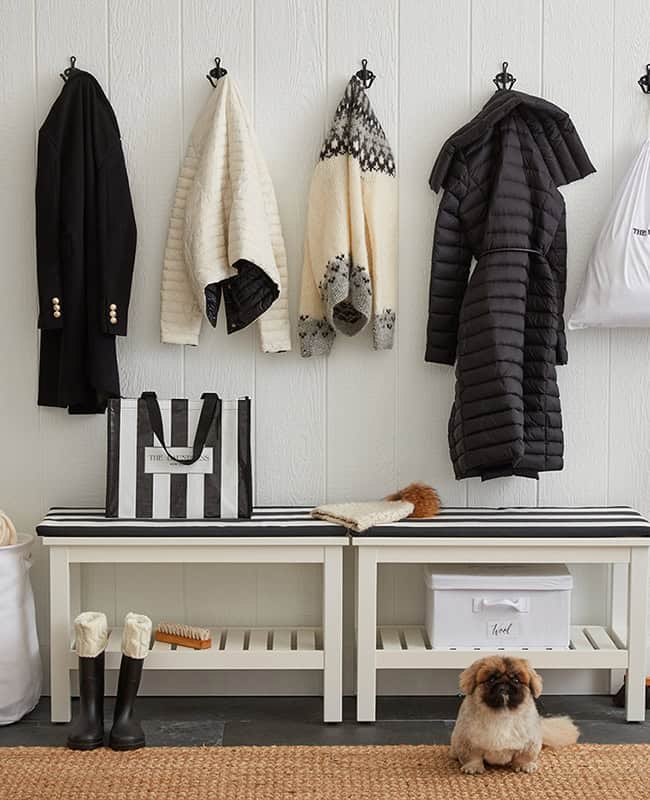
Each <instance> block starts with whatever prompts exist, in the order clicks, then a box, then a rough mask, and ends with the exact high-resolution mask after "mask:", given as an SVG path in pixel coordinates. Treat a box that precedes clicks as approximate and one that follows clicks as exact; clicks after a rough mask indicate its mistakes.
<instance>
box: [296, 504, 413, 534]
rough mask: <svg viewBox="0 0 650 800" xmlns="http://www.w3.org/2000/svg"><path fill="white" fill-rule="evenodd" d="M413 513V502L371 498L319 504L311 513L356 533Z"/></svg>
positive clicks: (316, 517) (317, 517)
mask: <svg viewBox="0 0 650 800" xmlns="http://www.w3.org/2000/svg"><path fill="white" fill-rule="evenodd" d="M412 513H413V503H408V502H405V501H397V502H395V501H393V502H389V501H388V500H371V501H369V502H362V503H331V504H329V505H324V506H318V508H315V509H314V510H313V511H312V512H311V515H312V517H313V518H314V519H322V520H325V521H327V522H333V523H334V524H336V525H343V526H344V527H345V528H348V529H349V530H352V531H355V532H356V533H362V532H363V531H366V530H368V528H372V526H373V525H388V524H389V523H390V522H397V521H398V520H400V519H404V518H405V517H408V516H409V514H412Z"/></svg>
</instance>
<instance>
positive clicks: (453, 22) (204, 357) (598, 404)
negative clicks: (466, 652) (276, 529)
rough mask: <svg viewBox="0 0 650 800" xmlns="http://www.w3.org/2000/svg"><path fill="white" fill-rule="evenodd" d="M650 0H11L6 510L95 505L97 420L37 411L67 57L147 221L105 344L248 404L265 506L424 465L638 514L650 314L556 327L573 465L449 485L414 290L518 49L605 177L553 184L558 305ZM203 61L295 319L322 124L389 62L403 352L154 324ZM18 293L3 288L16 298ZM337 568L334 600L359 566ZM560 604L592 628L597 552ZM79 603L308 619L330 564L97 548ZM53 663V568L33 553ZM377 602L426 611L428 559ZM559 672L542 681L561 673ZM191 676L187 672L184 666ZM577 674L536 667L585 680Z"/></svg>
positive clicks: (6, 39)
mask: <svg viewBox="0 0 650 800" xmlns="http://www.w3.org/2000/svg"><path fill="white" fill-rule="evenodd" d="M646 11H647V10H646V8H645V6H644V4H643V3H642V2H641V1H640V0H617V2H614V0H595V1H594V2H591V3H587V2H586V0H577V2H575V3H572V4H567V3H562V2H560V0H522V2H520V3H516V4H514V5H511V6H509V7H508V9H507V10H506V9H504V8H503V6H502V4H499V3H496V2H495V0H462V2H458V3H453V4H452V3H446V2H443V0H433V1H432V2H431V1H430V2H426V0H377V1H376V2H374V3H370V4H366V5H361V6H360V5H358V4H357V5H355V4H350V3H348V2H345V0H243V2H239V0H217V2H208V0H164V2H155V0H138V2H129V0H84V1H83V2H82V0H25V2H18V1H17V0H5V2H4V3H3V26H2V28H1V29H0V70H1V74H2V81H0V100H1V103H2V106H1V107H2V110H3V113H2V115H1V116H0V143H1V144H2V147H1V148H0V171H1V174H2V177H3V181H2V188H1V189H0V192H1V194H0V197H1V198H2V201H1V205H0V209H1V210H2V214H1V215H0V225H1V226H2V231H3V233H4V234H5V235H4V241H5V242H7V243H8V248H9V252H8V253H7V254H6V258H5V262H4V268H3V271H2V273H0V297H2V298H3V300H2V303H1V305H2V313H1V314H0V335H2V337H3V341H4V342H5V343H7V342H10V343H11V344H10V345H9V346H7V345H5V347H4V348H3V355H2V362H1V366H2V367H3V369H2V375H3V378H4V381H5V382H6V383H3V386H6V389H5V391H4V393H3V403H4V405H3V407H2V411H3V413H2V415H0V437H1V438H2V441H3V442H4V443H5V447H7V448H9V449H8V452H11V453H12V454H13V455H12V458H11V461H8V460H6V459H5V461H4V462H3V464H4V465H3V467H2V471H1V472H0V486H1V487H2V493H1V494H0V506H1V507H3V508H5V509H6V510H7V511H8V512H9V513H10V514H12V515H13V516H14V517H15V518H16V520H17V521H18V523H19V524H20V526H21V527H23V528H24V529H25V530H29V529H30V528H32V527H33V525H34V523H35V522H36V521H37V519H38V517H39V516H40V515H41V514H42V513H43V511H44V510H45V509H46V507H47V506H48V505H54V504H59V505H65V504H70V505H72V504H87V505H99V504H101V503H102V502H103V494H104V463H105V462H104V459H105V433H104V431H105V419H104V418H103V417H101V418H100V417H70V416H68V415H66V414H65V413H64V412H62V411H60V410H55V409H38V408H37V407H36V405H35V402H36V385H37V358H36V354H37V342H38V339H37V333H36V313H37V312H36V281H35V269H34V241H33V225H34V212H33V184H34V170H35V143H36V131H37V128H38V126H39V125H40V124H41V122H42V120H43V119H44V117H45V115H46V113H47V111H48V109H49V107H50V105H51V103H52V102H53V100H54V98H55V97H56V95H57V94H58V92H59V91H60V89H61V80H60V78H59V72H60V71H61V70H62V69H63V68H64V67H65V66H67V59H68V58H69V56H70V55H72V54H74V55H76V56H77V58H78V65H79V66H80V67H81V68H83V69H88V70H89V71H91V72H93V74H95V75H96V77H97V78H98V80H99V81H100V82H101V84H102V85H103V87H104V88H105V90H106V93H107V95H108V96H109V98H110V99H111V102H112V103H113V105H114V107H115V111H116V114H117V117H118V120H119V123H120V127H121V131H122V137H123V143H124V149H125V153H126V158H127V164H128V169H129V175H130V180H131V188H132V192H133V199H134V204H135V209H136V216H137V221H138V234H139V238H138V253H137V263H136V273H135V279H134V288H133V295H132V305H131V313H130V318H129V335H128V337H127V339H125V340H120V341H119V353H120V363H121V372H122V379H123V390H124V393H125V394H128V395H137V394H139V393H140V392H141V391H142V390H143V389H145V388H147V389H155V390H156V391H158V392H159V394H160V395H161V396H167V397H168V396H183V395H185V396H198V395H199V394H200V393H201V392H203V391H205V390H207V389H213V390H217V391H219V392H220V393H221V394H222V395H223V396H238V395H245V394H247V395H251V396H252V397H253V398H254V401H255V450H256V465H257V470H256V472H257V475H256V492H257V501H258V502H259V503H269V504H285V503H287V504H288V503H317V502H320V501H322V500H325V499H328V500H332V501H334V500H343V499H355V498H358V499H363V498H371V497H380V496H382V495H383V494H385V493H386V492H388V491H390V490H392V489H393V488H395V487H396V486H399V485H404V484H405V483H408V482H409V481H411V480H417V479H419V480H425V481H428V482H430V483H432V484H434V485H435V486H437V487H438V489H439V490H440V494H441V496H442V498H443V500H444V501H445V502H446V503H447V504H456V505H464V504H469V505H504V504H530V505H534V504H539V505H553V504H563V503H566V504H576V505H581V504H596V503H601V502H611V503H631V504H634V505H637V506H639V507H640V508H641V509H642V510H643V511H645V512H650V501H649V500H648V494H647V486H648V484H647V478H646V476H647V472H648V467H649V465H650V457H649V455H648V454H649V453H650V411H649V410H648V404H647V398H648V388H649V387H650V365H649V363H648V357H647V353H648V347H649V340H648V334H647V332H645V331H621V330H618V331H611V332H610V331H594V330H589V331H577V332H572V333H570V334H569V351H570V352H569V359H570V360H569V365H568V366H566V367H560V368H559V369H558V374H559V381H560V390H561V394H562V402H563V411H564V427H565V437H566V466H565V469H564V470H563V471H562V472H560V473H557V474H547V475H543V476H542V478H541V479H540V481H539V483H535V482H532V481H525V480H520V479H509V480H500V481H492V482H488V483H485V484H481V483H480V482H479V481H475V480H472V481H466V482H463V483H458V482H457V481H455V480H454V478H453V473H452V469H451V464H450V462H449V457H448V451H447V441H446V427H447V419H448V415H449V409H450V405H451V400H452V395H453V370H451V369H450V368H447V367H441V366H436V365H431V364H425V363H424V361H423V353H424V340H425V325H426V297H427V293H428V282H429V264H430V254H431V243H432V235H433V225H434V218H435V212H436V208H437V198H436V197H435V196H433V194H432V192H431V191H430V189H429V187H428V176H429V172H430V169H431V166H432V164H433V160H434V158H435V156H436V154H437V152H438V150H439V148H440V146H441V144H442V142H443V141H444V139H445V138H446V137H447V136H448V135H449V133H451V132H452V131H453V130H455V129H456V128H457V127H458V126H459V125H460V124H462V123H463V122H465V121H466V120H467V119H468V118H469V116H470V115H472V114H474V113H476V112H477V111H478V110H479V108H480V107H481V106H482V105H483V103H484V102H485V101H486V100H487V99H488V97H489V96H490V94H491V92H492V91H493V86H492V83H491V80H492V77H493V76H494V74H495V73H496V72H497V70H498V69H499V68H500V65H501V62H502V61H504V60H506V61H509V62H510V71H511V72H513V73H514V74H515V75H516V77H517V79H518V80H517V85H516V88H518V89H521V90H522V91H528V92H531V93H539V92H541V93H542V94H543V96H545V97H548V98H549V99H551V100H553V101H555V102H557V103H558V104H559V105H560V106H562V107H564V108H566V109H567V110H568V111H569V112H570V113H571V116H572V118H573V120H574V121H575V124H576V126H577V128H578V131H579V132H580V134H581V136H582V137H583V139H584V141H585V144H586V145H587V149H588V151H589V153H590V155H591V157H592V160H593V161H594V163H595V165H596V167H597V169H598V172H597V174H596V175H594V176H591V177H589V178H588V179H586V180H584V181H581V182H578V183H576V184H574V185H572V186H569V187H566V188H565V189H563V193H564V195H565V197H566V202H567V214H568V231H569V242H568V245H569V266H568V270H569V277H568V293H567V315H568V314H569V313H570V310H571V307H572V304H573V302H574V301H575V298H576V295H577V292H578V288H579V285H580V282H581V279H582V274H583V271H584V266H585V263H586V259H587V257H588V254H589V251H590V249H591V246H592V243H593V240H594V237H595V235H596V234H597V231H598V229H599V226H600V224H601V222H602V218H603V215H604V213H605V212H606V209H607V207H608V204H609V202H610V200H611V195H612V190H613V188H615V186H616V185H617V183H618V182H619V181H620V179H621V178H622V176H623V174H624V173H625V171H626V170H627V167H628V164H629V162H630V159H631V158H632V157H633V155H634V154H635V153H636V152H637V150H638V147H639V145H640V143H641V141H642V140H643V139H644V138H645V136H646V122H647V117H648V114H650V100H649V99H648V98H646V97H644V96H643V95H642V93H641V92H640V90H639V89H638V87H637V86H636V80H637V78H638V76H639V75H640V74H641V72H642V70H643V68H644V65H645V64H646V63H647V61H649V60H650V49H649V47H648V41H650V21H649V20H648V16H647V13H646ZM214 56H221V58H222V59H223V63H224V66H225V67H226V68H227V69H228V70H229V72H230V74H231V75H232V76H233V77H234V78H235V80H236V81H237V83H238V85H239V87H240V90H241V92H242V95H243V97H244V99H245V102H246V103H247V105H248V108H249V110H250V113H251V116H252V117H253V119H254V122H255V126H256V130H257V133H258V136H259V139H260V142H261V146H262V149H263V151H264V153H265V156H266V158H267V161H268V164H269V168H270V171H271V174H272V177H273V181H274V185H275V189H276V193H277V197H278V204H279V207H280V214H281V218H282V224H283V230H284V234H285V240H286V245H287V254H288V262H289V273H290V292H289V298H288V300H289V308H290V313H291V321H292V324H293V326H294V331H295V320H296V315H297V304H298V294H299V286H300V274H301V268H302V243H303V236H304V223H305V215H306V202H307V195H308V189H309V182H310V177H311V173H312V169H313V166H314V163H315V159H316V158H317V155H318V151H319V148H320V143H321V139H322V136H323V133H324V131H325V130H326V127H327V126H328V125H329V121H330V119H331V116H332V114H333V112H334V109H335V107H336V104H337V103H338V100H339V98H340V96H341V94H342V92H343V89H344V87H345V84H346V82H347V80H348V79H349V77H350V75H351V74H352V73H353V72H354V71H356V70H357V69H358V68H359V62H360V60H361V58H362V57H367V58H368V59H369V66H370V68H371V69H372V70H373V71H374V72H375V73H376V74H377V80H376V82H375V84H374V85H373V87H372V88H371V90H370V97H371V101H372V103H373V105H374V107H375V109H376V111H377V114H378V116H379V118H380V119H381V121H382V123H383V125H384V127H385V129H386V131H387V134H388V136H389V139H390V141H391V144H392V145H393V148H394V149H395V151H396V153H397V165H398V176H399V195H400V220H399V223H400V227H399V230H400V244H399V279H400V281H399V298H398V328H397V338H396V344H395V347H394V349H393V350H392V351H390V352H383V353H375V352H373V350H372V347H371V342H370V336H369V335H367V334H366V335H362V336H360V337H358V338H356V339H347V338H345V337H342V336H339V337H338V338H337V341H336V342H335V345H334V350H333V352H332V354H331V356H330V358H329V359H327V360H324V359H309V360H304V359H301V358H300V356H299V353H298V345H297V342H296V338H297V337H295V333H294V351H293V352H292V353H290V354H284V355H264V354H262V353H261V352H260V350H259V343H258V333H257V330H256V329H255V326H252V327H251V329H249V330H246V331H243V332H240V333H239V334H237V335H235V336H227V335H226V333H225V330H224V324H223V320H220V323H219V325H218V327H217V330H212V329H210V328H209V327H207V326H206V327H205V328H204V330H203V333H202V337H201V343H200V345H199V347H196V348H192V347H185V348H183V347H180V346H169V345H164V346H163V345H162V344H160V341H159V291H160V274H161V266H162V259H163V253H164V247H165V239H166V230H167V221H168V215H169V210H170V207H171V203H172V198H173V194H174V189H175V183H176V177H177V174H178V168H179V165H180V162H181V159H182V156H183V153H184V149H185V146H186V144H187V140H188V137H189V134H190V131H191V129H192V126H193V124H194V121H195V120H196V117H197V115H198V113H199V112H200V110H201V108H202V107H203V104H204V103H205V102H206V100H207V98H208V97H209V95H210V91H211V88H210V86H209V84H208V82H207V80H206V79H205V77H204V76H205V73H206V72H207V71H208V69H209V68H210V67H211V65H212V59H213V58H214ZM7 299H10V300H11V302H7ZM351 566H352V565H351V563H346V603H347V607H346V610H347V612H348V614H349V612H350V611H351V604H350V602H349V601H350V600H351V596H350V595H351V588H352V582H351V578H352V571H351ZM574 574H575V576H576V581H577V588H576V591H575V593H574V614H575V617H576V619H578V618H579V621H584V622H600V621H602V620H604V616H605V612H606V607H605V604H606V597H605V593H604V592H603V591H602V586H603V585H604V583H605V580H606V574H605V570H604V569H603V568H594V569H591V568H583V569H575V568H574ZM82 578H83V583H82V587H83V597H84V605H85V606H86V607H93V608H98V609H102V610H104V611H106V612H107V613H108V616H109V619H110V621H111V622H112V623H113V622H119V618H120V617H121V615H122V614H123V613H124V612H125V611H126V610H128V609H130V608H134V609H136V610H140V611H144V612H147V613H149V614H150V615H151V616H152V617H153V618H154V619H155V620H158V619H160V618H162V617H163V616H165V617H169V618H171V619H178V620H184V621H188V622H194V623H196V624H231V625H238V624H240V625H247V624H256V623H257V624H282V623H286V624H305V625H311V624H317V622H318V619H319V617H320V611H321V598H320V592H321V582H320V575H319V573H318V570H315V569H314V568H313V567H310V566H305V567H294V568H291V569H285V568H283V567H281V566H279V567H276V566H273V567H257V566H255V565H247V566H237V565H227V566H208V565H205V566H203V565H193V566H188V567H180V566H174V565H152V566H151V567H148V568H146V569H142V568H140V567H138V568H132V567H129V566H123V567H120V568H119V569H116V568H114V567H113V566H110V565H102V566H94V567H87V568H84V570H83V572H82ZM33 580H34V585H35V590H36V597H37V605H38V612H39V628H40V632H41V639H42V642H43V654H44V656H45V657H47V633H48V631H47V588H48V587H47V570H46V560H45V554H44V553H43V551H42V549H40V548H37V559H36V565H35V568H34V570H33ZM379 595H380V596H379V602H380V618H381V619H382V620H383V621H385V622H413V623H417V622H419V621H420V620H421V618H422V616H423V600H424V597H423V586H422V579H421V574H420V570H419V568H413V567H410V566H407V565H400V566H394V567H386V568H384V569H382V573H381V577H380V591H379ZM352 626H353V622H352V618H351V617H348V618H346V653H347V661H346V689H347V690H350V689H351V687H352V679H351V677H352V659H351V652H352V642H353V628H352ZM549 677H550V676H549ZM188 678H189V679H188ZM454 680H455V678H454V676H451V675H438V676H436V677H435V678H434V677H432V676H431V675H430V674H428V673H423V674H412V675H411V676H410V680H409V684H408V686H403V685H402V676H400V675H399V674H395V675H390V676H382V678H381V680H380V688H381V689H382V690H383V691H391V692H400V691H406V692H408V691H435V690H438V691H453V690H454ZM595 685H596V684H595V683H594V682H593V680H592V679H591V677H588V676H577V677H575V676H574V677H573V678H571V679H569V678H568V677H567V676H563V675H562V674H558V675H554V676H553V677H552V678H551V680H550V686H551V688H552V689H555V690H558V691H563V690H564V691H566V690H569V689H570V690H572V691H586V690H589V689H590V688H593V686H595ZM145 689H146V690H147V691H151V692H181V693H182V692H187V693H202V692H216V693H220V692H233V693H236V692H251V693H260V694H263V693H264V692H284V693H291V692H316V691H318V690H319V681H318V679H317V678H316V677H315V676H313V675H304V676H302V675H301V676H295V675H294V676H286V675H283V674H281V673H278V674H275V675H272V676H268V675H257V674H249V675H234V674H226V673H224V674H219V675H211V674H209V673H197V674H195V675H192V676H188V675H159V676H154V675H151V676H147V684H146V687H145Z"/></svg>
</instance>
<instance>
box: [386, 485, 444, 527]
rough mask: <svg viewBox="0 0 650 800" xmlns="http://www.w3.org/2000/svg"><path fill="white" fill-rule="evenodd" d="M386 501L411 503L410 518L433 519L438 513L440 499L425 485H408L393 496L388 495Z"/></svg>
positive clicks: (434, 491)
mask: <svg viewBox="0 0 650 800" xmlns="http://www.w3.org/2000/svg"><path fill="white" fill-rule="evenodd" d="M386 500H403V501H406V502H407V503H412V505H413V511H412V513H411V514H409V516H410V517H418V518H426V517H435V515H436V514H437V513H438V511H440V498H439V497H438V492H436V490H435V489H433V488H432V487H431V486H427V485H426V483H409V485H408V486H405V487H404V488H403V489H400V491H399V492H395V494H390V495H388V497H387V498H386Z"/></svg>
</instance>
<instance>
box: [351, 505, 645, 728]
mask: <svg viewBox="0 0 650 800" xmlns="http://www.w3.org/2000/svg"><path fill="white" fill-rule="evenodd" d="M649 536H650V523H649V522H648V521H647V520H646V519H645V518H644V517H642V516H641V514H639V513H638V512H637V511H635V510H633V509H631V508H627V507H618V508H574V509H570V508H504V509H471V508H447V509H443V510H442V512H441V513H440V515H439V516H437V517H435V518H433V519H428V520H412V519H408V520H403V521H401V522H397V523H393V524H391V525H381V526H376V527H374V528H372V529H370V530H369V531H366V532H365V533H363V534H355V535H353V537H352V544H353V545H354V546H355V548H356V625H357V719H358V720H359V721H362V722H372V721H374V720H375V700H376V673H377V670H378V669H454V670H461V669H464V668H465V667H466V666H468V665H469V664H471V663H472V661H474V660H475V659H477V658H480V657H481V656H483V655H485V654H487V653H493V652H500V653H504V654H505V653H506V652H508V653H514V654H516V655H520V656H524V657H526V658H528V659H530V661H531V662H532V663H533V665H534V666H535V667H539V668H541V669H608V670H613V669H624V670H627V699H626V716H627V720H628V721H641V720H644V719H645V663H646V646H647V608H648V548H649V547H650V538H647V537H649ZM513 562H516V563H525V564H557V563H567V564H603V563H608V564H625V565H627V568H628V574H629V580H628V603H627V624H626V625H625V626H621V627H622V628H624V629H621V630H615V629H614V626H613V625H612V624H610V625H609V626H607V627H600V626H591V625H580V624H576V625H574V626H573V627H572V629H571V646H570V649H569V650H553V649H548V650H525V651H524V650H521V649H515V650H505V649H502V648H496V649H493V650H488V649H485V648H484V649H481V648H471V649H460V648H448V649H436V650H434V649H432V648H431V645H430V643H429V641H428V639H427V636H426V633H425V631H424V628H421V627H417V626H416V627H413V626H400V625H391V626H381V627H379V628H378V627H377V567H378V565H379V564H398V563H399V564H414V563H415V564H436V563H438V564H449V563H454V564H455V563H458V564H494V563H497V564H499V563H503V564H508V563H513Z"/></svg>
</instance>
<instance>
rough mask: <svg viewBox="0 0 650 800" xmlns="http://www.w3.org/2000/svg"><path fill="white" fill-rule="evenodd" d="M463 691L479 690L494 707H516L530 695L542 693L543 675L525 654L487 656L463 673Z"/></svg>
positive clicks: (485, 700)
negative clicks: (507, 656) (515, 656)
mask: <svg viewBox="0 0 650 800" xmlns="http://www.w3.org/2000/svg"><path fill="white" fill-rule="evenodd" d="M460 690H461V692H463V694H466V695H470V694H473V693H474V692H477V693H478V697H479V699H480V700H481V702H482V703H484V704H485V705H487V706H489V707H490V708H494V709H510V710H512V709H515V708H517V707H518V706H520V705H521V704H522V703H523V702H524V700H526V698H527V697H528V695H529V693H530V694H531V695H532V696H533V697H539V695H540V694H541V693H542V679H541V678H540V677H539V675H538V674H537V673H536V672H535V670H534V669H533V668H532V667H531V666H530V664H529V663H528V662H527V661H526V660H525V659H523V658H501V656H488V657H487V658H482V659H480V660H479V661H475V662H474V663H473V664H472V665H471V666H469V667H468V668H467V669H466V670H465V671H464V672H463V673H462V674H461V676H460Z"/></svg>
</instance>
